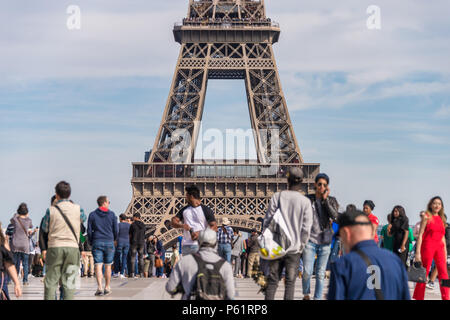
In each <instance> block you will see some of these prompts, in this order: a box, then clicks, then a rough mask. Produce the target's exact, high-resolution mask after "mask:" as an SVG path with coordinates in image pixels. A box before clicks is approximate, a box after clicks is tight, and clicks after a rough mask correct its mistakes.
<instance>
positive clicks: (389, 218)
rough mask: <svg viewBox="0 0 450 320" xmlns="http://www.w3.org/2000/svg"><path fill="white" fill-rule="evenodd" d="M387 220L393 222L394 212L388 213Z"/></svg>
mask: <svg viewBox="0 0 450 320" xmlns="http://www.w3.org/2000/svg"><path fill="white" fill-rule="evenodd" d="M387 222H389V223H391V222H392V214H390V213H389V214H388V215H387Z"/></svg>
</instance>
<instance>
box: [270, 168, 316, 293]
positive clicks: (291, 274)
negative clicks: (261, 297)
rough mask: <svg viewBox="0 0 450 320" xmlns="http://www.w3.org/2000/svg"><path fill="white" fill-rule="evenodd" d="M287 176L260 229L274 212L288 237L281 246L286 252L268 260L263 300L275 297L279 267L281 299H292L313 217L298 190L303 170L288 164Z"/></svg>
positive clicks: (275, 195)
mask: <svg viewBox="0 0 450 320" xmlns="http://www.w3.org/2000/svg"><path fill="white" fill-rule="evenodd" d="M287 177H288V190H286V191H282V192H277V193H276V194H274V195H273V197H272V199H271V200H270V203H269V207H268V210H267V213H266V216H265V218H264V223H263V230H266V229H267V228H269V227H270V225H271V222H272V220H273V219H274V217H275V215H276V214H277V212H278V214H280V215H281V217H280V218H282V219H283V220H284V222H285V224H286V226H287V229H286V231H287V233H288V238H289V239H290V245H289V247H287V248H283V249H284V250H285V251H286V254H285V255H284V256H282V257H280V258H278V259H276V260H271V261H270V263H269V269H270V271H269V277H268V281H267V289H266V300H274V299H275V293H276V291H277V287H278V282H279V281H280V278H281V274H282V271H283V268H286V282H285V291H284V300H293V299H294V290H295V281H296V279H297V275H298V268H299V264H300V257H301V253H302V252H303V249H304V248H305V246H306V244H307V243H308V240H309V237H310V233H311V225H312V220H313V212H312V207H311V201H310V200H309V199H308V198H307V197H305V196H304V195H303V194H301V193H300V191H301V184H302V180H303V171H302V170H301V169H300V168H291V169H290V170H289V172H288V174H287Z"/></svg>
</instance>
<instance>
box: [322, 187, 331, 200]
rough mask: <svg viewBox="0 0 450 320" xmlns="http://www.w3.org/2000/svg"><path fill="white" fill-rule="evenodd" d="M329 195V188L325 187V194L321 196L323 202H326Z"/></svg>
mask: <svg viewBox="0 0 450 320" xmlns="http://www.w3.org/2000/svg"><path fill="white" fill-rule="evenodd" d="M329 195H330V187H327V189H326V190H325V193H324V194H323V200H327V198H328V196H329Z"/></svg>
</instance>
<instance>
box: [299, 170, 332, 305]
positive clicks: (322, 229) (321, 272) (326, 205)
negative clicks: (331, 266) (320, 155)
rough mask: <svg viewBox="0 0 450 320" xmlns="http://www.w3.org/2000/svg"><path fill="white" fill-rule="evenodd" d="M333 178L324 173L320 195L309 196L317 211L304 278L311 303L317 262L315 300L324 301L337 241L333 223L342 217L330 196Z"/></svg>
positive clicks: (317, 181) (306, 296)
mask: <svg viewBox="0 0 450 320" xmlns="http://www.w3.org/2000/svg"><path fill="white" fill-rule="evenodd" d="M329 183H330V178H329V177H328V175H326V174H325V173H320V174H318V175H317V176H316V179H315V185H314V186H315V189H316V193H315V194H313V195H309V196H308V198H309V199H310V200H311V204H312V208H313V224H312V227H311V234H310V238H309V241H308V243H307V244H306V247H305V249H304V251H303V266H304V272H303V276H302V285H303V295H304V298H303V299H304V300H310V292H311V287H310V280H311V276H312V274H313V268H314V261H315V257H316V256H317V263H316V270H315V271H316V288H315V291H314V299H315V300H321V299H322V292H323V286H324V279H325V271H326V266H327V262H328V258H329V256H330V252H331V242H332V239H333V229H332V227H331V226H332V221H336V220H337V218H338V215H339V213H338V209H339V204H338V202H337V200H336V198H334V197H330V188H329V186H328V185H329Z"/></svg>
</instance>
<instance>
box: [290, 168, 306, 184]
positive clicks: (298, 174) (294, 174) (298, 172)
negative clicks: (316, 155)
mask: <svg viewBox="0 0 450 320" xmlns="http://www.w3.org/2000/svg"><path fill="white" fill-rule="evenodd" d="M286 176H287V177H288V179H289V180H300V181H301V180H302V179H303V177H304V176H305V174H304V173H303V170H302V169H300V168H299V167H292V168H289V171H288V173H287V175H286Z"/></svg>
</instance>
